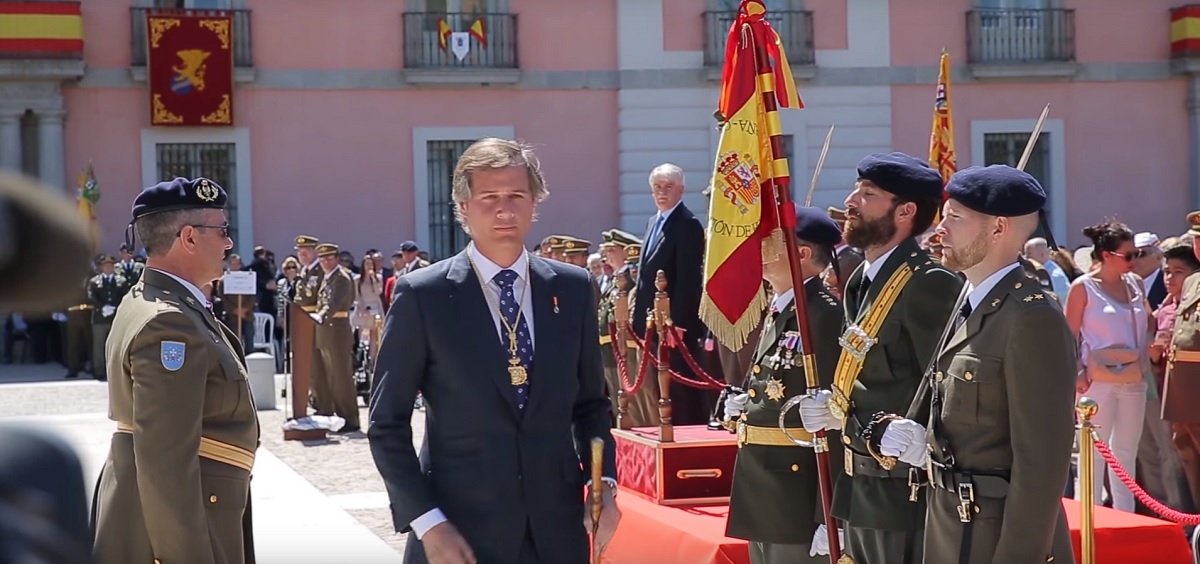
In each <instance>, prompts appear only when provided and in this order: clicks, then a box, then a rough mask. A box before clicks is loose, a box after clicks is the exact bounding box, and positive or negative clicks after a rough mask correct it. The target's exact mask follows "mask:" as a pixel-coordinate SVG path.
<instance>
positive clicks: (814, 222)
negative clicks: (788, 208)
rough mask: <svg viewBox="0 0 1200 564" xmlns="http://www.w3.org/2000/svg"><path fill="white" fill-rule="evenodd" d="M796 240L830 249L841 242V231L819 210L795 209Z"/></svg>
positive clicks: (808, 208) (835, 223) (809, 208)
mask: <svg viewBox="0 0 1200 564" xmlns="http://www.w3.org/2000/svg"><path fill="white" fill-rule="evenodd" d="M796 238H798V239H800V240H802V241H805V242H807V243H812V244H814V245H824V246H827V247H832V246H834V245H836V244H838V243H839V242H841V240H842V230H841V229H839V228H838V224H837V222H835V221H833V219H832V218H830V217H829V216H828V215H826V214H825V212H824V211H822V210H821V209H819V208H812V207H801V208H796Z"/></svg>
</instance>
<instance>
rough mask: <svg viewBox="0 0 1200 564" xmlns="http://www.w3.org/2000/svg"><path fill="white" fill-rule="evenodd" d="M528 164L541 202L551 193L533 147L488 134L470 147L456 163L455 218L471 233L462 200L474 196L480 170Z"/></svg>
mask: <svg viewBox="0 0 1200 564" xmlns="http://www.w3.org/2000/svg"><path fill="white" fill-rule="evenodd" d="M515 166H519V167H525V173H526V175H527V176H528V177H529V194H530V196H532V197H533V202H534V203H535V204H536V203H541V201H542V200H545V199H546V196H549V195H550V191H549V190H547V189H546V179H545V178H543V177H542V165H541V163H540V162H538V158H537V156H536V155H534V154H533V147H532V146H530V145H528V144H526V143H522V142H520V141H512V140H508V139H497V138H495V137H486V138H483V139H480V140H478V141H476V142H474V143H472V144H471V146H470V147H467V150H465V151H463V154H462V156H461V157H459V158H458V164H456V165H454V177H453V179H452V180H451V181H450V188H451V197H452V198H453V199H454V203H455V204H456V205H455V206H454V219H455V220H457V221H458V223H459V225H461V226H462V228H463V229H464V230H466V231H467V233H470V231H469V229H468V228H467V224H466V221H465V219H464V218H463V215H462V203H463V202H466V201H467V200H469V199H470V198H471V177H472V176H474V175H475V173H476V172H480V171H486V170H500V169H505V168H509V167H515Z"/></svg>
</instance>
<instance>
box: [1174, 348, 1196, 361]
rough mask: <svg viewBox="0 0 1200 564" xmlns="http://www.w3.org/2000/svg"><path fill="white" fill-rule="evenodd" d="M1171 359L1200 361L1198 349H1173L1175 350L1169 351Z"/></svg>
mask: <svg viewBox="0 0 1200 564" xmlns="http://www.w3.org/2000/svg"><path fill="white" fill-rule="evenodd" d="M1171 359H1172V360H1173V361H1175V362H1200V351H1185V350H1180V349H1175V352H1173V353H1171Z"/></svg>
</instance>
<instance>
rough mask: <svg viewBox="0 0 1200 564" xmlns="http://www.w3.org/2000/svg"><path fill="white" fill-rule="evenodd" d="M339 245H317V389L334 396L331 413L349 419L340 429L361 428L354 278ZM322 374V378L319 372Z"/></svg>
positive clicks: (349, 431)
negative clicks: (340, 259) (352, 313)
mask: <svg viewBox="0 0 1200 564" xmlns="http://www.w3.org/2000/svg"><path fill="white" fill-rule="evenodd" d="M338 252H339V251H338V246H337V245H334V244H332V243H321V244H320V245H317V257H319V258H318V260H319V267H320V268H321V270H322V272H323V275H322V278H321V286H320V288H319V289H318V290H317V302H316V307H317V310H316V312H314V313H313V314H312V316H313V321H316V322H317V329H316V335H315V336H314V341H315V347H316V349H317V351H316V352H317V364H318V365H319V366H320V367H321V370H320V371H314V372H316V374H314V375H313V389H317V390H321V393H322V395H323V396H324V397H328V398H330V399H331V400H332V401H331V402H330V403H329V407H328V409H329V412H327V413H321V412H320V411H319V410H320V408H318V413H320V414H321V415H338V416H341V417H342V418H343V419H345V420H346V425H345V426H344V427H342V428H341V429H340V430H339V432H341V433H353V432H355V431H358V430H359V428H360V427H359V421H358V394H357V393H356V392H355V389H354V375H353V374H352V371H353V366H354V365H353V355H354V350H353V349H354V332H353V329H351V327H350V307H351V306H353V305H354V280H353V279H352V278H351V277H350V273H349V272H347V271H346V269H345V268H343V267H342V266H339V265H338ZM318 374H319V375H320V377H319V378H318V376H317V375H318Z"/></svg>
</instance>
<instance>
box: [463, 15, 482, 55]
mask: <svg viewBox="0 0 1200 564" xmlns="http://www.w3.org/2000/svg"><path fill="white" fill-rule="evenodd" d="M467 33H470V34H471V37H474V38H475V40H476V41H478V42H479V45H480V46H482V47H483V48H484V49H487V26H486V25H485V24H484V23H483V18H479V19H477V20H475V23H473V24H471V28H470V29H468V30H467Z"/></svg>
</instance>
